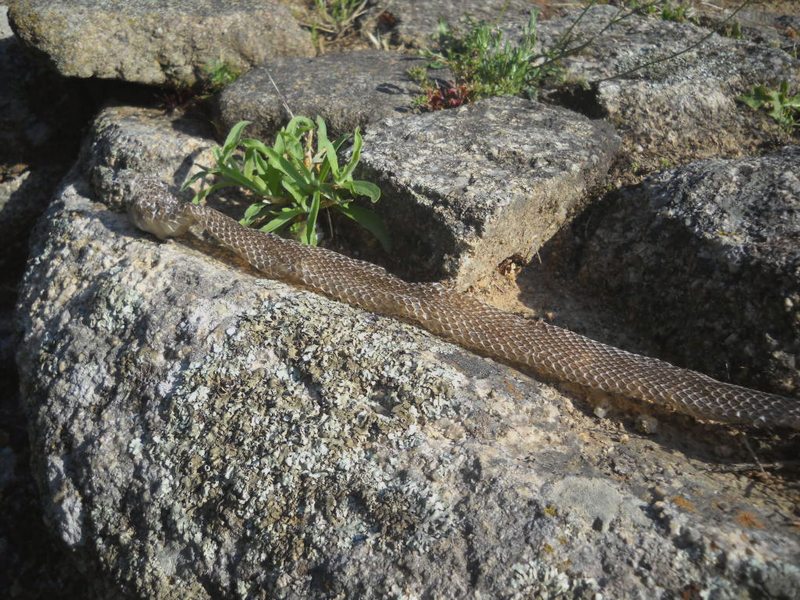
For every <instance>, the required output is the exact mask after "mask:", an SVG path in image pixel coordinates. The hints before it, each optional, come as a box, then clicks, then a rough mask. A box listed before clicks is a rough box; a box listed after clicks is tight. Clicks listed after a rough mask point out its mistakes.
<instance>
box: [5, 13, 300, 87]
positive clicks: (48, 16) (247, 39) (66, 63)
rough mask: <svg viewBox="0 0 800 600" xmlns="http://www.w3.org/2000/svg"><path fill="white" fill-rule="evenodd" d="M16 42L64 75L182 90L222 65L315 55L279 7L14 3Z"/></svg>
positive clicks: (237, 66) (239, 66) (238, 66)
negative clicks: (18, 41) (19, 39)
mask: <svg viewBox="0 0 800 600" xmlns="http://www.w3.org/2000/svg"><path fill="white" fill-rule="evenodd" d="M9 16H10V19H11V24H12V27H13V28H14V30H15V31H16V32H17V35H19V37H20V38H21V39H22V40H23V41H24V42H25V43H26V44H28V45H30V46H31V47H33V48H35V49H36V50H37V51H39V52H41V53H43V54H44V55H46V56H47V57H48V58H49V60H50V61H51V62H52V64H53V65H54V66H55V67H56V69H58V71H59V72H60V73H61V74H63V75H68V76H75V77H84V78H86V77H96V78H100V79H120V80H123V81H132V82H137V83H146V84H155V85H161V84H164V85H168V86H175V87H182V86H188V85H192V84H194V83H195V82H197V81H198V80H202V79H205V78H207V76H208V75H207V72H206V71H207V69H208V68H209V67H211V66H213V65H215V64H219V63H224V64H226V65H228V66H229V67H231V68H233V69H238V70H245V69H247V68H249V67H252V66H254V65H257V64H261V63H263V62H264V61H266V60H269V59H272V58H274V57H276V56H284V55H299V56H310V55H312V54H313V47H312V44H311V38H310V35H309V33H308V32H307V31H303V30H302V29H301V28H300V25H299V24H298V23H297V21H296V20H295V19H294V17H293V16H292V14H291V12H290V10H289V8H288V7H286V6H284V4H282V3H281V2H277V1H274V0H240V1H238V2H224V1H222V0H157V1H155V2H153V1H149V0H128V1H124V2H123V1H120V0H73V1H71V2H61V1H58V0H11V1H10V2H9Z"/></svg>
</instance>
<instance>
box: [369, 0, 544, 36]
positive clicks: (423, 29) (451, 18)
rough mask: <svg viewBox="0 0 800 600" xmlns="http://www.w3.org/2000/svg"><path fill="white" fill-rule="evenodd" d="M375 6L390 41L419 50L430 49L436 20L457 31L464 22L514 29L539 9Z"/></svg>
mask: <svg viewBox="0 0 800 600" xmlns="http://www.w3.org/2000/svg"><path fill="white" fill-rule="evenodd" d="M379 6H380V10H381V11H388V12H389V14H391V16H392V22H393V26H392V27H391V28H390V29H389V33H390V38H391V39H392V40H393V41H394V42H395V43H402V44H407V45H410V46H419V47H425V46H429V45H430V43H431V39H432V37H433V36H434V34H435V33H436V30H437V28H438V26H439V21H440V20H444V21H445V22H447V23H448V24H449V25H452V26H457V27H458V26H463V25H464V21H465V19H467V18H472V19H475V20H483V21H489V22H492V23H499V24H500V25H501V26H503V25H505V24H511V25H512V26H515V25H516V23H517V21H518V20H520V19H522V20H523V21H526V22H527V19H528V17H529V16H530V13H531V11H532V10H538V9H539V8H540V7H539V5H538V4H537V3H536V2H533V1H532V0H483V1H481V0H440V1H437V2H425V1H424V0H390V1H389V2H385V3H381V4H380V5H379Z"/></svg>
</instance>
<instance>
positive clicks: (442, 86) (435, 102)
mask: <svg viewBox="0 0 800 600" xmlns="http://www.w3.org/2000/svg"><path fill="white" fill-rule="evenodd" d="M470 95H471V90H470V89H469V87H468V86H467V85H465V84H463V83H462V84H455V83H450V82H448V83H438V82H437V83H436V85H435V86H434V87H430V88H428V89H427V90H426V96H427V101H426V102H425V105H424V106H425V108H427V109H428V110H442V109H444V108H457V107H459V106H461V105H462V104H466V103H467V102H469V101H470Z"/></svg>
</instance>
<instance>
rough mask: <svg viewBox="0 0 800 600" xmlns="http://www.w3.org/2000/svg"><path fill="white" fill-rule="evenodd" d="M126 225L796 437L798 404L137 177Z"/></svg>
mask: <svg viewBox="0 0 800 600" xmlns="http://www.w3.org/2000/svg"><path fill="white" fill-rule="evenodd" d="M126 205H127V211H128V215H129V218H130V219H131V221H132V222H133V223H134V224H135V225H136V226H137V227H138V228H139V229H141V230H143V231H145V232H148V233H150V234H152V235H154V236H156V237H157V238H159V239H161V240H164V239H166V238H172V237H179V236H182V235H184V234H186V233H187V232H188V231H189V230H190V228H191V229H192V231H193V232H194V231H196V230H200V231H199V233H203V232H205V233H206V234H207V235H208V236H210V237H211V238H213V239H214V240H215V241H216V242H217V243H218V244H219V245H220V246H222V247H224V248H227V249H228V250H230V251H232V252H234V253H235V254H237V255H238V256H239V257H241V258H242V259H244V260H245V261H246V262H247V263H249V264H250V265H251V266H252V267H253V268H255V269H256V270H257V271H259V272H260V273H262V274H264V275H265V276H266V277H267V278H270V279H275V280H279V281H283V282H285V283H288V284H291V285H295V286H298V287H301V288H305V289H308V290H310V291H313V292H316V293H318V294H321V295H324V296H327V297H329V298H332V299H333V300H336V301H339V302H343V303H346V304H349V305H351V306H354V307H358V308H361V309H364V310H366V311H370V312H373V313H377V314H381V315H384V316H388V317H391V318H395V319H399V320H402V321H406V322H409V323H411V324H413V325H416V326H418V327H421V328H423V329H425V330H427V331H429V332H431V333H433V334H435V335H437V336H439V337H441V338H443V339H445V340H447V341H450V342H453V343H455V344H457V345H460V346H462V347H464V348H466V349H468V350H471V351H474V352H476V353H478V354H481V355H484V356H489V357H491V358H494V359H496V360H499V361H501V362H505V363H507V364H509V365H511V366H514V367H520V368H522V369H523V370H524V369H525V368H527V369H529V370H531V371H532V372H533V374H534V375H535V376H538V377H541V378H543V379H545V380H554V381H557V382H565V383H571V384H577V385H579V386H584V387H586V388H589V389H593V390H602V391H603V392H606V393H608V394H610V395H612V396H614V395H619V396H623V397H627V398H632V399H634V400H639V401H644V402H649V403H652V404H655V405H659V406H661V407H665V408H667V409H669V410H674V411H677V412H679V413H683V414H687V415H690V416H692V417H694V418H696V419H700V420H710V421H716V422H720V423H727V424H738V425H744V426H753V427H759V428H773V427H781V428H790V429H794V430H800V401H798V400H797V399H793V398H788V397H784V396H780V395H776V394H771V393H767V392H763V391H759V390H754V389H750V388H746V387H742V386H739V385H735V384H731V383H726V382H722V381H718V380H715V379H713V378H711V377H709V376H708V375H705V374H703V373H698V372H696V371H692V370H689V369H685V368H681V367H678V366H675V365H672V364H670V363H668V362H666V361H663V360H660V359H657V358H651V357H648V356H644V355H640V354H635V353H632V352H628V351H626V350H623V349H620V348H616V347H614V346H610V345H607V344H603V343H601V342H598V341H595V340H592V339H590V338H587V337H585V336H582V335H580V334H578V333H575V332H572V331H570V330H568V329H564V328H561V327H557V326H555V325H552V324H550V323H547V322H545V321H541V320H537V319H532V318H527V317H524V316H521V315H517V314H515V313H511V312H507V311H503V310H500V309H498V308H495V307H493V306H491V305H489V304H486V303H484V302H482V301H480V300H478V299H477V298H475V297H473V296H471V295H469V294H466V293H461V292H457V291H455V290H454V289H452V288H451V287H449V286H448V285H446V284H443V283H440V282H408V281H405V280H403V279H401V278H399V277H397V276H394V275H392V274H391V273H389V272H388V271H387V270H386V269H384V268H383V267H380V266H378V265H375V264H373V263H370V262H367V261H362V260H358V259H354V258H351V257H348V256H345V255H343V254H340V253H337V252H335V251H333V250H329V249H326V248H323V247H317V246H309V245H303V244H301V243H299V242H297V241H294V240H292V239H288V238H284V237H281V236H279V235H276V234H272V233H264V232H261V231H258V230H257V229H252V228H249V227H245V226H244V225H241V224H240V223H239V222H238V221H236V220H234V219H232V218H230V217H228V216H227V215H225V214H223V213H221V212H219V211H218V210H216V209H214V208H211V207H209V206H208V205H205V204H194V203H190V202H185V201H183V200H181V199H179V198H178V196H177V195H176V194H175V193H174V192H173V191H172V188H171V187H170V186H169V185H168V184H167V183H166V182H165V181H163V180H161V179H159V178H156V177H155V176H148V175H138V176H137V177H136V178H135V180H134V182H133V184H132V186H131V189H130V191H129V194H128V195H127V198H126Z"/></svg>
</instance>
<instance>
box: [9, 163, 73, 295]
mask: <svg viewBox="0 0 800 600" xmlns="http://www.w3.org/2000/svg"><path fill="white" fill-rule="evenodd" d="M63 175H64V168H63V166H61V165H55V166H52V167H35V168H26V169H25V170H24V171H22V172H21V173H19V174H16V175H13V176H10V177H8V179H6V180H5V181H3V180H0V238H2V240H3V252H2V253H0V273H2V276H0V281H2V283H3V284H4V285H8V284H10V283H11V281H12V279H13V280H14V281H16V280H17V279H18V278H19V277H20V275H21V274H22V268H23V266H24V264H25V260H26V258H27V256H28V235H29V233H30V231H31V228H32V227H33V224H34V223H35V222H36V219H37V218H38V217H39V215H41V214H42V212H44V209H45V207H46V206H47V203H48V202H49V201H50V198H51V196H52V195H53V193H54V192H55V188H56V185H57V184H58V181H59V179H61V177H62V176H63Z"/></svg>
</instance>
